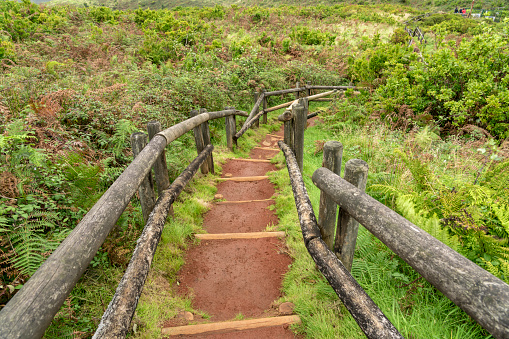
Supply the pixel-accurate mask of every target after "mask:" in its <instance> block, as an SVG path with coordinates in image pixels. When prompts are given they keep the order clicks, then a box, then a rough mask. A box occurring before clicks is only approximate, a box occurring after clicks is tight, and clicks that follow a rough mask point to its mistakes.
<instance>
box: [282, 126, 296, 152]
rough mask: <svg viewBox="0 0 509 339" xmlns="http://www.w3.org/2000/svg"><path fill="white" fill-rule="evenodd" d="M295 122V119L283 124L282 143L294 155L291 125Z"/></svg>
mask: <svg viewBox="0 0 509 339" xmlns="http://www.w3.org/2000/svg"><path fill="white" fill-rule="evenodd" d="M294 122H295V119H291V120H286V121H285V123H284V139H283V141H284V143H285V144H287V145H288V147H290V149H291V150H292V152H293V153H294V154H295V147H294V133H293V132H294V128H293V124H294Z"/></svg>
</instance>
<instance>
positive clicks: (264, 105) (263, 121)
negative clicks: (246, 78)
mask: <svg viewBox="0 0 509 339" xmlns="http://www.w3.org/2000/svg"><path fill="white" fill-rule="evenodd" d="M265 92H266V91H265V89H263V90H262V93H263V94H264V96H263V103H262V104H263V106H262V109H263V111H264V112H265V110H266V109H267V97H266V96H265ZM262 124H267V112H265V113H264V114H263V118H262Z"/></svg>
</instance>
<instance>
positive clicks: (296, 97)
mask: <svg viewBox="0 0 509 339" xmlns="http://www.w3.org/2000/svg"><path fill="white" fill-rule="evenodd" d="M295 88H300V82H298V81H297V82H296V83H295ZM299 97H300V91H297V92H295V100H298V99H299Z"/></svg>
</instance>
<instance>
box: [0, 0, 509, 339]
mask: <svg viewBox="0 0 509 339" xmlns="http://www.w3.org/2000/svg"><path fill="white" fill-rule="evenodd" d="M200 4H201V5H203V4H205V3H200ZM408 4H412V2H411V1H409V2H408ZM197 5H199V4H197ZM260 5H266V4H265V3H260ZM434 5H437V6H438V5H439V4H438V3H437V1H435V4H434ZM136 7H137V6H136ZM136 7H135V8H136ZM0 12H1V13H3V14H2V15H0V63H1V64H0V112H1V116H0V123H1V124H0V126H1V127H0V235H1V237H0V305H3V304H5V303H6V302H7V301H8V300H9V298H10V297H12V295H14V293H16V290H17V289H19V288H21V287H22V285H23V283H24V282H25V281H26V280H27V279H28V278H29V277H30V275H31V274H33V272H35V270H36V269H37V268H38V267H39V265H40V264H41V263H42V262H43V261H44V259H45V258H46V257H47V256H48V255H49V254H50V253H51V252H52V251H53V250H54V249H55V248H56V247H57V246H58V244H59V243H60V241H61V240H62V239H64V238H65V237H66V236H67V235H68V234H69V232H70V231H71V230H72V228H73V227H74V226H75V225H76V224H77V223H78V222H79V220H81V218H82V217H83V216H84V214H85V213H86V212H87V211H88V209H89V208H90V207H91V206H92V205H93V204H94V203H95V201H96V200H97V199H98V198H99V197H100V196H101V194H102V193H103V192H104V191H105V189H107V188H108V187H109V185H110V184H111V183H112V182H113V181H114V180H115V178H116V177H117V176H118V175H119V174H120V173H121V171H122V170H123V169H124V168H125V166H126V165H127V164H128V163H129V161H130V159H131V152H130V147H129V135H130V134H131V133H132V132H134V131H138V130H143V129H144V125H145V123H146V122H147V121H150V120H159V121H160V122H161V123H162V124H163V126H166V127H167V126H170V125H172V124H174V123H176V122H179V121H182V120H183V119H185V118H186V116H187V115H188V112H189V110H191V109H194V108H198V107H205V108H207V109H209V110H217V109H221V108H223V107H225V106H235V107H237V108H240V109H245V110H250V108H251V107H250V105H251V104H252V92H253V91H256V90H260V89H268V90H269V89H282V88H287V87H292V86H294V84H295V82H296V81H300V82H301V83H304V82H307V81H309V82H311V83H313V84H328V85H345V84H349V83H354V84H357V85H360V86H365V87H366V90H362V91H360V92H358V93H357V92H356V93H353V92H352V93H350V92H348V93H347V95H346V97H343V98H342V99H341V100H338V101H337V102H335V103H334V104H333V105H332V106H331V107H330V108H327V109H325V108H324V112H325V113H324V115H323V119H324V120H325V121H326V122H327V124H325V125H324V126H323V128H322V129H321V130H320V132H317V133H318V134H316V135H313V134H311V137H310V138H311V141H310V145H308V146H307V148H308V153H309V157H310V158H311V159H312V160H311V162H310V163H309V164H308V165H307V166H311V167H314V168H316V167H318V166H319V164H318V163H319V162H320V160H319V157H320V147H319V146H320V145H321V144H323V143H320V142H317V148H316V150H315V149H314V144H313V140H315V139H317V140H318V139H323V140H327V139H330V138H335V139H336V140H340V141H342V142H344V143H345V145H346V144H349V146H350V147H351V148H350V149H348V151H347V152H349V153H348V156H349V157H359V158H362V159H364V160H366V161H367V162H368V163H369V164H370V166H371V168H370V171H371V174H370V178H369V183H370V187H369V192H370V194H372V195H373V196H375V197H376V198H378V199H379V200H380V201H382V202H384V203H386V204H387V205H389V206H390V207H392V208H394V209H395V210H397V211H398V212H399V213H401V214H402V215H404V216H405V217H407V218H408V219H409V220H411V221H413V222H414V223H416V224H417V225H419V226H420V227H422V228H423V229H425V230H426V231H428V232H429V233H431V234H432V235H434V236H436V237H437V238H439V239H440V240H441V241H443V242H445V243H446V244H448V245H449V246H451V247H453V248H455V249H456V250H458V251H459V252H460V253H462V254H464V255H465V256H467V257H468V258H470V259H471V260H473V261H475V262H476V263H478V264H479V265H481V266H482V267H484V268H486V269H487V270H489V271H490V272H491V273H493V274H495V275H497V276H498V277H500V278H502V279H504V280H505V281H509V250H508V239H509V209H508V208H507V206H509V194H508V193H509V192H508V185H507V182H508V180H509V179H508V178H509V161H508V160H507V157H508V156H509V154H508V153H509V142H508V141H507V139H508V138H509V73H508V72H509V68H508V66H507V65H509V54H508V50H507V46H508V43H509V41H508V34H509V29H508V27H509V25H508V22H507V19H506V21H505V22H500V23H494V22H493V21H489V20H485V21H474V20H470V19H464V18H462V17H461V16H459V15H446V14H435V15H432V16H429V17H424V18H422V20H421V21H420V22H419V25H420V26H421V27H422V28H423V30H424V31H425V33H426V38H427V40H428V41H427V44H423V45H420V44H416V45H413V46H411V47H407V46H408V35H407V34H406V32H404V31H403V29H402V28H403V26H404V24H403V22H404V21H405V20H407V19H408V18H410V17H414V16H416V15H417V14H419V13H420V12H419V11H417V10H416V9H413V8H411V7H403V6H401V5H394V4H377V5H365V6H361V5H356V4H346V3H338V4H334V5H332V6H328V5H326V4H321V5H317V6H314V7H301V6H295V5H281V6H278V7H240V6H237V5H232V6H228V7H227V6H214V7H206V8H201V9H200V8H195V7H177V8H174V9H172V10H170V9H164V10H150V9H141V8H138V9H133V10H127V11H120V10H113V9H110V8H108V7H90V6H89V7H73V6H53V7H49V6H48V7H44V6H39V5H35V4H32V3H30V2H29V1H26V0H25V1H23V2H20V3H18V2H14V1H1V2H0ZM285 99H286V98H284V97H281V98H277V99H276V100H273V101H271V104H275V103H278V101H281V102H282V101H286V100H285ZM373 121H377V122H378V121H383V122H385V125H386V127H381V126H377V128H375V127H374V126H373V125H372V124H371V122H373ZM362 126H366V127H362ZM222 130H223V126H222V124H221V122H216V123H213V124H212V138H213V139H214V140H215V143H216V144H224V142H223V141H222V139H223V138H224V136H223V135H222ZM250 133H251V132H250ZM365 136H366V137H365ZM318 141H319V140H318ZM244 146H246V147H247V146H248V145H244ZM239 152H242V150H239ZM313 153H316V154H314V155H313ZM193 156H194V151H193V148H192V142H191V139H190V136H186V137H184V138H181V139H179V140H178V141H176V142H174V143H173V144H172V147H171V148H169V150H168V162H169V163H168V165H169V169H170V175H171V177H172V178H174V177H175V176H176V175H177V174H178V173H179V172H180V171H181V170H182V169H183V167H185V165H186V163H187V160H189V159H190V158H192V157H193ZM317 159H318V160H317ZM347 160H348V159H347ZM314 168H312V169H309V170H308V171H311V173H312V170H314ZM200 180H202V181H198V184H195V185H199V188H191V189H190V190H196V191H195V193H194V195H196V194H198V198H191V196H192V195H191V194H190V193H189V192H186V193H184V196H185V197H184V198H183V199H182V200H181V201H180V202H179V204H177V206H181V209H180V210H179V209H178V208H176V218H175V220H174V221H172V223H173V224H172V227H171V228H169V229H168V231H165V232H166V233H165V234H164V235H163V240H162V242H163V244H165V246H163V247H164V248H165V249H166V252H165V251H164V250H163V249H161V250H160V251H159V252H158V256H159V257H158V258H160V259H157V257H156V260H155V262H154V267H155V272H153V273H151V278H150V279H149V282H148V284H149V285H148V287H147V289H146V290H149V291H151V292H147V293H146V294H145V295H144V297H143V298H142V301H141V303H140V307H139V308H138V312H137V313H138V315H137V316H136V318H135V323H136V324H137V326H139V328H140V329H141V331H142V332H141V334H140V335H141V336H145V337H149V336H150V335H154V336H156V335H155V334H154V333H156V332H154V331H155V329H157V326H159V323H160V322H161V321H162V320H163V319H164V317H166V318H168V317H171V316H173V315H174V314H175V312H176V309H179V308H184V309H190V307H191V306H190V303H189V301H185V300H184V301H183V300H180V299H178V298H177V297H175V296H171V295H170V296H164V297H163V296H162V295H163V294H164V293H162V291H164V292H165V293H166V294H168V293H167V292H168V291H167V288H166V289H165V288H164V286H169V284H171V283H173V282H174V278H175V276H174V274H175V272H176V271H177V270H178V268H179V266H180V265H181V264H182V262H181V261H182V259H181V253H182V251H183V250H184V249H185V247H186V239H187V237H188V236H189V235H190V234H191V233H192V232H196V231H198V230H199V228H200V215H201V213H203V211H205V210H206V205H204V204H203V201H207V200H210V199H211V193H212V191H213V189H212V188H210V187H209V186H208V182H207V178H201V179H200ZM275 180H276V179H275ZM277 180H283V179H277ZM277 180H276V181H277ZM281 186H282V187H283V186H285V185H284V184H281ZM282 197H284V195H282ZM285 199H287V200H288V199H291V197H286V198H285ZM290 201H291V200H290ZM314 204H315V205H317V203H316V202H314ZM290 208H291V204H290V205H288V204H287V205H284V206H281V207H278V210H279V211H282V210H284V211H287V210H288V209H290ZM284 218H285V217H284V216H281V219H282V226H281V227H283V228H284V229H286V230H288V231H289V232H290V233H291V234H295V232H294V230H292V229H290V228H289V227H290V226H288V223H291V222H290V221H291V220H290V221H288V223H286V224H285V220H284ZM142 225H143V219H142V216H141V212H140V207H139V204H138V202H137V199H133V201H132V202H131V204H130V205H129V206H128V208H127V210H126V212H125V213H124V214H123V216H122V217H121V219H120V220H119V222H118V223H117V226H116V228H115V229H114V231H113V232H112V234H110V236H109V237H108V239H107V241H106V243H105V244H104V245H103V246H102V248H101V250H100V251H99V252H98V254H97V255H96V257H95V258H94V260H93V262H92V264H91V266H90V268H89V269H88V271H87V273H86V275H85V277H84V278H83V279H82V281H81V282H80V283H79V285H78V286H77V287H76V288H75V290H74V291H73V293H72V295H71V296H70V297H69V299H68V301H67V303H66V304H65V305H64V307H63V308H62V310H61V312H59V314H57V317H56V318H55V321H54V325H53V326H52V327H51V328H50V329H49V331H48V333H47V336H48V337H63V336H65V335H74V336H84V337H87V336H89V335H90V333H92V332H93V331H94V329H95V326H96V325H97V322H98V319H99V317H100V315H101V313H102V311H103V308H104V307H105V305H107V303H108V302H109V300H110V298H111V296H112V293H113V291H114V288H115V286H116V283H117V282H118V280H119V277H120V275H121V274H122V271H123V269H124V268H125V265H126V264H127V262H128V260H129V256H130V253H131V252H132V249H133V247H134V244H135V241H136V237H137V236H138V235H139V234H140V232H141V228H142ZM297 238H298V237H296V238H295V239H296V240H297ZM363 239H364V240H360V243H359V251H360V252H362V253H363V258H364V259H362V260H366V263H365V265H368V266H367V267H368V268H367V271H368V272H369V274H365V273H363V272H366V271H365V270H364V271H363V268H362V265H363V261H362V260H361V261H359V263H358V264H356V265H357V266H354V274H355V275H356V277H357V278H358V279H361V280H362V279H364V278H366V279H367V280H363V282H361V283H362V284H364V285H363V286H368V285H369V284H370V279H375V278H377V277H378V278H380V279H381V280H380V281H382V282H383V283H380V286H381V287H380V288H381V291H384V289H385V290H386V291H385V292H380V290H378V292H377V291H376V290H370V293H371V291H373V294H375V295H376V294H384V293H385V294H389V295H400V294H401V296H400V297H401V298H400V299H398V300H399V301H398V302H399V307H398V306H396V309H399V310H400V311H397V312H396V311H395V312H394V313H395V314H396V313H397V318H395V319H398V320H397V321H398V322H406V321H407V320H408V323H411V319H412V318H411V313H412V312H413V313H414V314H415V316H416V318H415V319H417V315H420V317H421V318H422V317H424V315H426V317H432V315H431V313H430V312H431V311H430V310H431V309H432V308H433V307H432V305H433V302H435V301H436V302H439V303H440V305H441V306H440V308H441V311H440V312H443V313H440V314H442V315H444V314H448V312H451V313H450V314H452V315H453V317H452V318H451V319H450V321H449V320H447V319H449V318H447V317H445V316H444V317H445V319H446V320H445V321H444V322H441V323H440V324H439V325H437V326H435V327H433V328H436V331H437V332H433V331H435V330H434V329H433V330H431V329H430V330H429V331H430V332H426V331H427V330H424V329H423V327H426V325H424V326H423V325H422V324H421V325H417V324H416V325H412V326H420V327H419V328H420V330H415V331H414V330H412V331H410V330H408V331H407V332H406V333H408V334H409V336H410V335H412V336H415V337H422V338H429V337H433V336H434V335H435V336H436V335H440V336H441V335H442V334H443V335H447V333H450V330H449V329H451V330H452V328H453V327H454V326H455V325H454V324H456V323H459V324H460V326H459V328H460V330H458V331H457V332H455V333H456V335H457V336H458V337H464V335H465V333H467V334H468V336H470V337H479V336H483V335H485V334H483V332H482V330H480V329H479V328H477V327H476V326H475V325H474V324H471V323H470V322H469V320H468V318H467V317H466V316H465V315H464V314H463V313H461V312H460V311H458V310H457V309H455V308H454V307H453V306H452V305H451V304H450V302H448V301H447V300H446V299H440V298H439V297H440V296H439V295H438V294H437V292H436V291H435V290H434V289H433V288H432V287H431V286H429V285H420V284H419V285H417V284H415V283H413V282H412V281H413V280H414V279H418V276H417V275H416V274H415V272H413V271H412V270H411V269H410V268H408V266H405V265H404V264H403V263H401V261H400V260H399V259H397V258H393V256H392V255H391V253H390V252H389V251H388V250H386V249H384V247H383V245H381V244H380V243H377V242H376V241H375V240H374V239H372V238H370V237H369V235H368V234H367V233H366V234H364V235H363ZM296 242H297V241H296ZM119 244H120V245H119ZM296 246H297V245H296ZM380 249H384V250H383V251H381V250H380ZM377 253H378V254H377ZM294 256H295V258H298V257H300V256H301V254H299V250H295V252H294ZM367 258H371V259H369V260H372V261H370V262H372V263H371V264H369V262H368V259H367ZM163 259H164V260H163ZM302 260H304V259H302ZM377 261H378V263H379V264H378V266H377V265H374V264H373V262H377ZM170 263H171V264H170ZM308 264H309V263H306V264H304V266H305V265H308ZM359 265H360V266H359ZM298 266H299V265H296V267H298ZM305 267H307V266H305ZM356 267H357V268H356ZM307 270H308V268H306V269H304V271H306V272H307ZM377 271H379V273H376V272H377ZM380 272H385V273H383V274H381V273H380ZM302 274H303V272H301V271H294V272H292V273H290V275H289V278H288V279H287V280H288V284H287V285H286V287H285V289H286V291H287V293H288V295H289V296H291V295H292V293H293V292H291V291H300V288H301V287H302V285H301V282H295V284H296V285H292V283H291V281H292V278H291V277H292V276H296V275H297V276H300V275H302ZM309 274H311V275H312V277H310V278H309V281H306V282H305V284H306V286H307V285H315V283H317V282H319V283H317V284H316V288H317V290H312V289H311V290H310V292H309V293H315V292H316V293H317V294H316V295H315V297H317V298H318V300H320V302H319V304H320V305H322V306H323V305H329V304H331V303H333V301H331V300H335V298H334V295H333V294H331V293H330V292H331V291H330V290H329V289H327V287H323V286H324V285H322V283H323V279H322V278H321V277H319V276H315V275H316V273H313V272H311V273H309ZM363 277H364V278H363ZM382 278H383V279H382ZM306 279H308V278H306ZM375 280H376V279H375ZM390 280H394V281H396V282H398V284H399V285H405V286H406V287H405V288H398V287H397V286H399V285H394V284H392V285H391V283H390V282H389V281H390ZM161 281H164V283H161ZM371 282H372V281H371ZM320 286H321V287H320ZM384 286H385V287H384ZM308 287H309V286H308ZM320 288H322V290H320ZM366 288H368V287H366ZM312 291H315V292H312ZM387 291H390V292H387ZM394 291H397V292H394ZM299 293H304V292H302V291H301V292H299ZM306 293H308V292H306ZM426 293H432V294H433V296H434V297H436V298H438V299H433V300H434V301H433V302H431V303H429V300H428V304H425V306H419V305H424V304H422V303H421V301H422V299H425V295H426ZM156 296H157V297H156ZM296 298H297V297H296ZM300 298H301V299H302V298H303V297H302V296H301V297H300ZM442 298H443V297H442ZM158 300H160V301H159V302H158ZM419 300H420V301H419ZM437 300H439V301H437ZM163 301H164V303H165V305H172V308H169V307H163V306H162V305H163ZM380 302H382V301H380ZM310 307H311V306H310ZM313 307H314V306H313ZM387 307H389V308H390V307H391V306H390V304H389V306H387ZM336 309H337V308H334V310H336ZM156 310H157V311H156ZM300 311H301V312H302V313H303V314H304V315H306V317H307V318H306V321H305V324H304V325H305V327H304V328H301V329H300V331H303V332H305V333H307V334H308V335H310V336H312V337H316V336H317V334H316V333H324V332H321V331H323V330H324V329H323V328H322V326H324V325H323V323H324V321H323V319H321V318H320V317H319V316H318V317H317V316H316V315H314V312H315V310H313V309H311V308H308V309H306V308H304V309H302V308H301V309H300ZM334 312H335V311H334ZM384 312H387V311H386V310H384ZM442 315H439V316H438V317H442ZM328 316H329V315H327V317H328ZM336 316H337V314H336V315H334V317H336ZM339 317H341V316H339ZM444 317H442V318H444ZM320 324H322V325H320ZM345 326H347V328H354V329H353V330H352V332H351V333H350V334H348V335H350V336H354V335H355V336H356V335H357V334H356V333H355V326H353V325H345ZM348 326H350V327H348ZM352 326H353V327H352ZM402 326H403V325H402ZM332 331H333V332H331V333H336V332H334V331H335V330H332ZM462 331H463V332H462ZM73 333H74V334H73ZM352 333H355V334H352ZM430 333H431V335H429V334H430ZM437 333H440V334H437ZM331 335H332V334H331ZM335 335H337V333H336V334H335Z"/></svg>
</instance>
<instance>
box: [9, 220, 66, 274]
mask: <svg viewBox="0 0 509 339" xmlns="http://www.w3.org/2000/svg"><path fill="white" fill-rule="evenodd" d="M56 219H57V214H56V213H51V212H36V213H33V214H31V215H29V216H28V218H26V219H24V220H22V221H21V223H20V224H19V225H18V226H17V227H14V229H13V230H12V232H10V234H9V238H10V241H11V243H12V246H13V247H14V251H15V253H16V256H15V257H14V258H13V259H12V263H13V265H14V267H15V268H16V269H18V270H19V271H20V272H21V273H22V274H25V275H29V276H30V275H32V274H33V273H34V272H35V271H36V270H37V269H38V268H39V266H40V265H41V264H42V263H43V262H44V260H45V259H46V257H47V255H49V254H50V253H51V252H52V251H53V250H54V249H55V248H56V247H57V246H58V245H59V242H58V241H51V240H50V239H48V238H45V237H43V236H42V235H44V233H45V230H46V229H48V228H50V229H52V228H54V221H55V220H56ZM59 238H61V237H59ZM60 240H61V239H60Z"/></svg>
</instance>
